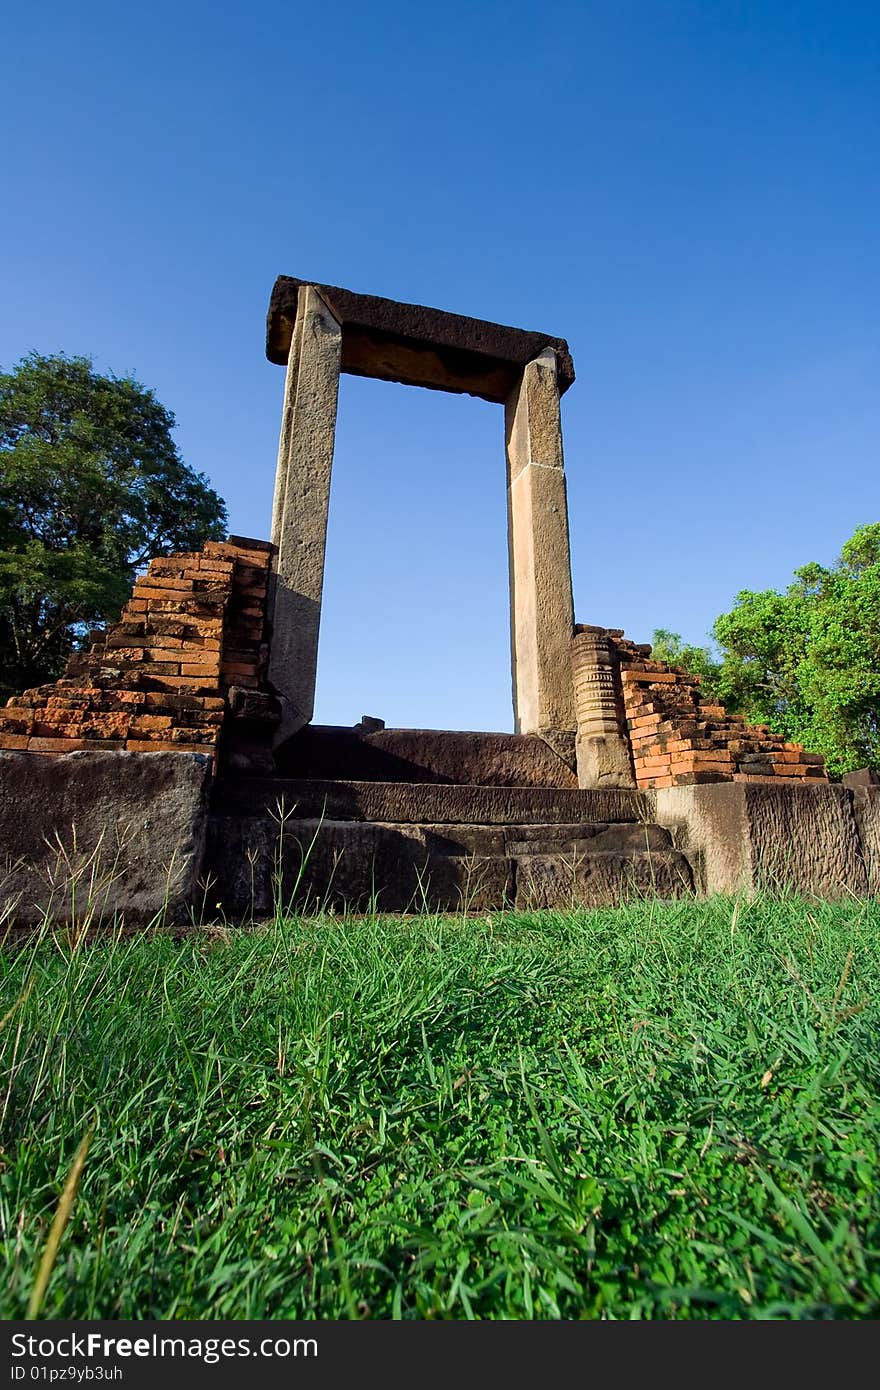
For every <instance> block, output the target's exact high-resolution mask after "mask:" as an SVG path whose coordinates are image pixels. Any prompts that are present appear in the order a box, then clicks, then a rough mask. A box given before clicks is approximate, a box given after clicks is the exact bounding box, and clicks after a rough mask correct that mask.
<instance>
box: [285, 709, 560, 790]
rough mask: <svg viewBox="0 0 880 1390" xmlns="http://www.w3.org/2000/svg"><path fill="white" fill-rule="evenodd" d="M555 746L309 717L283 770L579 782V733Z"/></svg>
mask: <svg viewBox="0 0 880 1390" xmlns="http://www.w3.org/2000/svg"><path fill="white" fill-rule="evenodd" d="M560 738H561V736H557V742H556V744H554V746H553V747H551V746H550V744H549V743H548V742H547V741H546V739H543V738H541V737H539V736H538V735H537V734H489V733H460V732H456V731H451V730H447V729H384V728H381V729H363V728H354V729H345V728H340V727H338V726H337V725H331V724H307V725H306V727H305V728H304V729H301V730H300V731H299V733H297V734H295V735H294V736H293V738H291V739H288V741H287V743H285V744H284V745H283V746H282V747H281V748H278V749H276V750H275V761H276V764H277V766H278V772H279V775H280V776H282V777H295V778H319V779H320V780H322V781H325V782H326V781H332V780H333V779H335V778H340V777H341V778H344V779H345V780H347V781H357V782H444V783H453V784H455V785H477V786H489V787H567V788H571V789H573V788H576V787H577V777H576V775H575V771H574V735H573V734H572V735H571V736H570V739H569V741H568V744H567V745H565V746H564V745H563V744H562V743H561V742H559V739H560Z"/></svg>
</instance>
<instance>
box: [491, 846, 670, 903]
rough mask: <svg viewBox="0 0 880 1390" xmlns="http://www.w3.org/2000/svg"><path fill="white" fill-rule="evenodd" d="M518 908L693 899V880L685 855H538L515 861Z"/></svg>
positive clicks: (658, 853) (664, 853)
mask: <svg viewBox="0 0 880 1390" xmlns="http://www.w3.org/2000/svg"><path fill="white" fill-rule="evenodd" d="M515 862H516V893H515V899H514V902H515V906H516V908H517V909H518V910H519V911H529V910H532V909H542V908H569V907H570V908H579V907H613V906H616V905H617V904H618V903H624V902H631V901H632V900H634V899H638V898H655V897H658V898H681V897H692V896H693V877H692V874H691V868H690V865H689V863H688V861H687V859H686V858H685V856H684V855H683V854H680V853H676V852H675V851H671V850H657V851H653V852H650V851H645V852H642V853H619V854H614V853H586V854H583V855H574V856H571V857H569V856H565V855H558V854H554V855H547V856H540V855H535V856H532V857H529V858H525V859H519V860H516V861H515Z"/></svg>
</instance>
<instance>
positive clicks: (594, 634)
mask: <svg viewBox="0 0 880 1390" xmlns="http://www.w3.org/2000/svg"><path fill="white" fill-rule="evenodd" d="M571 672H572V677H573V681H574V698H575V704H576V706H577V741H576V743H575V753H576V757H577V775H578V786H579V787H634V786H635V785H636V779H635V775H634V773H633V765H632V756H631V754H630V746H629V736H628V734H627V732H626V720H625V717H624V713H623V694H622V691H621V689H620V663H619V661H618V659H617V654H616V653H615V651H614V647H613V644H612V641H611V639H610V637H609V636H608V634H607V633H606V632H605V630H604V629H603V628H581V629H579V630H578V632H577V633H576V634H575V636H574V638H573V639H572V642H571Z"/></svg>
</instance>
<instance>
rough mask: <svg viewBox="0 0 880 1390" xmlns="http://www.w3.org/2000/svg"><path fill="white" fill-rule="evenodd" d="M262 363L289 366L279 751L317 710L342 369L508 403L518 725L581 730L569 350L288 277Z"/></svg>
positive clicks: (274, 662) (280, 527)
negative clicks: (566, 444)
mask: <svg viewBox="0 0 880 1390" xmlns="http://www.w3.org/2000/svg"><path fill="white" fill-rule="evenodd" d="M267 355H268V356H269V358H270V360H272V361H274V362H278V363H279V364H286V367H287V377H286V383H285V393H284V409H283V416H282V427H281V439H280V444H279V453H278V469H277V475H276V484H275V497H274V504H273V522H272V541H273V543H274V545H275V546H276V547H277V557H276V562H275V572H274V580H273V593H272V598H271V606H270V611H271V616H272V643H271V656H270V670H269V675H270V679H271V681H272V682H273V684H274V686H275V688H276V689H277V690H278V691H279V693H280V695H281V698H282V706H283V718H282V723H281V726H280V728H279V733H278V742H279V743H282V742H284V741H285V740H286V739H288V738H290V737H291V736H292V735H294V734H295V733H297V732H298V731H299V730H300V729H302V728H303V727H304V726H305V725H307V724H308V723H309V722H310V721H311V719H312V715H313V712H314V700H315V683H316V673H317V654H318V634H319V629H320V618H321V601H322V595H323V580H324V555H325V546H326V535H327V517H328V507H329V496H330V479H331V472H332V464H333V449H334V440H335V427H336V410H337V398H338V389H339V375H340V372H351V373H352V374H354V375H358V376H367V377H374V378H378V379H380V380H386V381H400V382H403V383H405V384H407V385H412V386H425V387H428V388H430V389H435V390H443V391H454V392H463V393H467V394H470V395H473V396H478V397H481V398H482V399H484V400H489V401H494V402H496V403H498V404H500V405H502V406H503V407H504V412H503V429H504V438H505V443H506V456H507V478H508V493H507V497H508V509H507V510H508V516H507V534H508V552H509V577H510V614H511V670H512V683H513V693H514V720H515V729H516V732H517V733H520V734H541V735H543V736H551V737H552V736H554V735H557V734H573V732H574V729H575V726H576V717H575V710H574V696H573V691H572V687H571V680H570V674H569V662H568V653H569V644H570V641H571V637H572V633H573V629H574V615H573V606H572V592H571V563H570V554H569V537H568V515H567V504H566V493H565V475H564V470H563V451H562V432H561V424H560V411H559V401H560V396H561V395H562V393H563V392H564V391H565V390H566V389H567V388H568V386H569V385H571V382H572V381H573V380H574V368H573V366H572V362H571V356H570V354H569V351H568V346H567V344H566V343H565V342H564V341H563V340H562V339H558V338H551V337H549V336H548V335H546V334H543V333H531V332H526V331H524V330H522V329H515V328H508V327H505V326H503V325H500V324H493V323H488V322H486V321H483V320H477V319H468V318H464V317H462V316H460V315H456V314H448V313H445V312H443V311H440V310H433V309H427V308H424V307H423V306H419V305H409V304H399V303H396V302H394V301H391V300H385V299H378V298H375V297H373V296H367V295H358V294H354V293H353V292H351V291H348V290H342V289H339V288H336V287H333V286H328V285H316V284H311V283H308V282H305V281H302V280H297V279H293V278H292V277H288V276H282V277H280V278H279V279H278V281H276V284H275V288H274V290H273V294H272V300H271V303H270V308H269V317H268V325H267Z"/></svg>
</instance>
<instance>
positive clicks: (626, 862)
mask: <svg viewBox="0 0 880 1390" xmlns="http://www.w3.org/2000/svg"><path fill="white" fill-rule="evenodd" d="M575 829H577V830H580V831H583V830H585V829H589V830H590V832H591V833H589V834H583V833H581V834H580V835H578V836H573V835H572V834H571V832H572V830H575ZM532 832H539V833H534V834H533V833H532ZM554 832H561V833H560V834H559V835H558V836H557V837H554ZM548 848H549V849H550V850H551V851H552V852H550V853H547V852H546V851H547V850H548ZM207 856H208V858H207V864H208V871H209V873H210V875H211V880H212V888H211V894H212V897H215V900H216V901H217V902H218V903H220V904H222V906H223V908H224V910H225V911H226V912H227V913H228V914H229V915H230V916H233V917H238V916H242V915H244V916H247V915H253V916H264V915H268V914H269V913H271V912H272V911H273V910H274V907H275V906H276V905H277V904H280V905H282V906H283V907H284V908H285V909H287V910H290V909H292V908H296V909H299V910H314V909H315V908H316V907H321V906H324V907H328V906H332V907H334V908H346V907H347V908H349V909H352V910H356V911H364V910H367V909H369V908H370V907H371V906H377V907H378V908H380V909H382V910H385V911H389V912H405V911H438V910H443V911H462V910H465V911H488V910H498V909H501V908H504V907H516V908H519V909H529V908H544V907H560V908H565V907H577V906H585V907H595V906H604V905H609V904H614V903H618V902H622V901H625V900H627V899H628V898H633V897H640V896H645V895H654V894H656V895H658V896H661V897H674V896H681V895H682V894H688V895H689V894H691V893H692V892H693V881H692V876H691V871H690V866H689V864H688V862H687V860H686V859H685V858H684V856H683V855H681V854H679V853H678V852H676V851H675V850H674V849H672V847H671V842H670V840H669V837H668V834H667V832H665V831H663V830H662V829H661V828H660V827H659V826H643V825H637V824H635V823H629V824H626V823H624V824H616V825H609V824H605V823H596V824H594V825H593V826H591V827H583V826H577V827H574V826H571V825H565V824H560V825H550V826H547V825H532V826H529V825H525V826H499V825H494V826H493V825H483V826H478V825H454V824H450V825H443V824H440V825H416V824H413V823H412V822H404V823H398V824H392V823H378V822H354V821H349V820H343V821H333V820H326V819H324V820H298V819H290V820H287V821H285V822H283V823H282V822H281V821H280V820H278V819H275V818H273V817H271V816H269V815H263V816H250V817H241V816H239V815H234V814H233V815H219V814H217V813H216V812H215V813H214V814H213V815H212V816H211V817H210V819H209V823H208V848H207Z"/></svg>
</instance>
